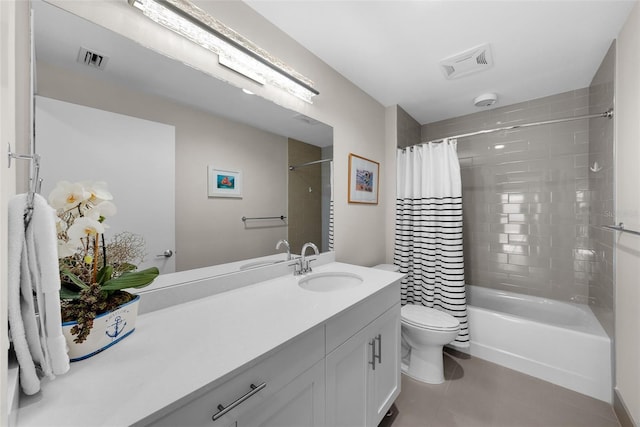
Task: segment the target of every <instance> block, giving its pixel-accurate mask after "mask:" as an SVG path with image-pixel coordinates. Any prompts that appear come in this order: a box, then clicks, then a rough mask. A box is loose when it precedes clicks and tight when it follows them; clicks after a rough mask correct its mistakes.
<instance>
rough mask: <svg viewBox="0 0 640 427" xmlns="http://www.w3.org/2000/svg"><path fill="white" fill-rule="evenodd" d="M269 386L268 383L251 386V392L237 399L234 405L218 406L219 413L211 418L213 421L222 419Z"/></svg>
mask: <svg viewBox="0 0 640 427" xmlns="http://www.w3.org/2000/svg"><path fill="white" fill-rule="evenodd" d="M266 386H267V383H262V384H260V385H254V384H251V390H249V391H248V392H247V393H246V394H244V395H242V396H240V397H239V398H237V399H236V400H235V401H234V402H233V403H232V404H230V405H229V406H227V407H224V406H222V405H218V412H216V413H215V414H213V416H212V417H211V419H212V420H213V421H215V420H217V419H218V418H220V417H222V416H223V415H225V414H226V413H227V412H229V411H230V410H232V409H233V408H235V407H236V406H238V405H240V404H241V403H242V402H244V401H245V400H247V399H249V398H250V397H251V396H253V395H254V394H256V393H257V392H259V391H260V390H262V389H263V388H265V387H266Z"/></svg>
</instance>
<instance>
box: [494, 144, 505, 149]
mask: <svg viewBox="0 0 640 427" xmlns="http://www.w3.org/2000/svg"><path fill="white" fill-rule="evenodd" d="M493 148H494V150H502V149H503V148H504V144H496V145H494V146H493Z"/></svg>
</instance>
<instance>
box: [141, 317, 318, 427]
mask: <svg viewBox="0 0 640 427" xmlns="http://www.w3.org/2000/svg"><path fill="white" fill-rule="evenodd" d="M324 354H325V352H324V327H323V326H320V327H316V328H314V329H312V330H311V331H309V332H307V333H305V334H304V335H302V336H301V337H298V338H296V339H295V340H293V341H292V342H291V343H289V344H287V345H285V347H283V348H282V349H280V350H278V351H277V352H275V353H273V354H269V355H268V356H266V357H265V358H261V359H259V361H258V362H257V363H256V364H254V365H253V366H251V367H249V368H247V369H245V370H244V371H241V372H239V373H238V374H236V375H234V376H232V377H231V378H230V379H229V380H228V381H226V382H223V383H222V384H220V385H217V384H213V385H212V387H213V389H210V390H208V391H202V392H201V393H204V394H201V395H199V396H198V397H193V398H191V399H190V400H188V401H186V402H184V403H185V404H183V405H181V406H180V407H178V408H177V409H175V410H174V411H173V412H170V413H168V414H166V415H164V416H162V415H160V414H156V416H155V417H154V416H152V417H149V418H148V420H149V422H147V423H144V422H143V423H142V424H141V425H152V426H172V427H175V426H220V427H230V426H235V425H236V422H235V420H236V419H237V418H238V416H239V415H240V414H242V413H245V412H246V411H248V410H250V409H252V408H255V407H256V406H258V405H259V404H260V403H262V402H264V401H265V400H266V399H268V398H269V397H270V396H271V395H273V394H274V393H276V392H277V391H278V390H280V389H281V388H282V387H284V386H285V385H287V384H288V383H289V382H291V381H292V380H293V379H295V378H296V377H297V376H298V375H300V374H302V373H303V372H305V371H306V370H307V369H308V368H310V367H311V366H313V365H314V364H315V363H316V362H318V361H320V360H322V359H323V358H324ZM262 384H265V385H264V386H262ZM234 402H238V404H237V406H235V408H233V409H231V410H229V411H228V412H227V413H226V414H224V415H220V417H219V418H217V419H216V420H215V421H213V420H212V416H213V415H214V414H217V413H219V412H220V411H221V410H220V409H219V406H218V405H223V406H224V407H225V408H227V407H229V406H231V405H232V404H233V403H234ZM158 416H161V418H160V419H157V417H158ZM152 419H153V420H155V421H152Z"/></svg>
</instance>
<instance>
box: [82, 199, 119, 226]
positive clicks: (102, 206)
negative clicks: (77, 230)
mask: <svg viewBox="0 0 640 427" xmlns="http://www.w3.org/2000/svg"><path fill="white" fill-rule="evenodd" d="M117 211H118V209H117V208H116V205H114V204H113V203H111V202H108V201H103V202H100V203H98V204H97V205H95V206H93V207H92V208H91V209H89V210H88V211H87V212H86V213H85V216H86V217H89V218H92V219H95V220H96V221H100V218H102V220H104V218H108V217H112V216H114V215H115V214H116V212H117Z"/></svg>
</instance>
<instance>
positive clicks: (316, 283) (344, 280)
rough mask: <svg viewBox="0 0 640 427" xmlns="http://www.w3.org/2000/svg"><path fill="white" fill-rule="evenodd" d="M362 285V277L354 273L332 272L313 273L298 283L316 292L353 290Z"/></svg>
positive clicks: (303, 287)
mask: <svg viewBox="0 0 640 427" xmlns="http://www.w3.org/2000/svg"><path fill="white" fill-rule="evenodd" d="M361 283H362V277H360V276H358V275H357V274H354V273H346V272H338V271H330V272H326V273H313V274H310V275H308V276H305V277H303V278H302V279H300V281H298V286H300V287H301V288H302V289H306V290H308V291H314V292H332V291H339V290H341V289H348V288H353V287H354V286H358V285H359V284H361Z"/></svg>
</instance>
